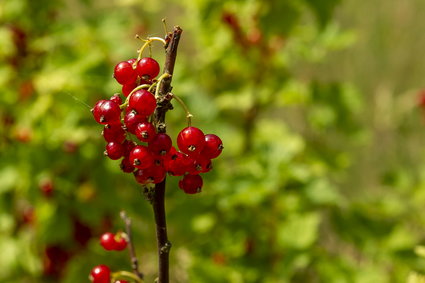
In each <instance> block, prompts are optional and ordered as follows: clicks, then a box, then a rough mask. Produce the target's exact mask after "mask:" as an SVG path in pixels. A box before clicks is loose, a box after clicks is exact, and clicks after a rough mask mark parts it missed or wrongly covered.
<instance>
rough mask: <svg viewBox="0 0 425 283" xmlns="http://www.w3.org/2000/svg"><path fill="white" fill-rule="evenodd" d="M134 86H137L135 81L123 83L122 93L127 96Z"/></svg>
mask: <svg viewBox="0 0 425 283" xmlns="http://www.w3.org/2000/svg"><path fill="white" fill-rule="evenodd" d="M135 87H137V84H136V83H135V82H133V83H129V84H125V85H123V86H122V88H121V90H122V94H124V96H125V97H127V96H128V95H129V94H130V92H131V91H132V90H133V89H134V88H135Z"/></svg>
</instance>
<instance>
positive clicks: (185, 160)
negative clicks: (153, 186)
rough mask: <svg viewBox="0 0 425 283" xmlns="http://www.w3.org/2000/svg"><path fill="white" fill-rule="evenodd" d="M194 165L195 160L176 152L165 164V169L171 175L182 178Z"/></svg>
mask: <svg viewBox="0 0 425 283" xmlns="http://www.w3.org/2000/svg"><path fill="white" fill-rule="evenodd" d="M193 163H194V160H193V158H191V157H190V156H188V155H186V154H184V153H182V152H176V153H175V154H173V155H172V156H171V158H170V159H168V160H167V161H166V162H165V167H166V169H167V171H168V173H169V174H170V175H172V176H182V175H183V174H184V173H186V172H187V171H189V170H190V168H191V166H192V165H193Z"/></svg>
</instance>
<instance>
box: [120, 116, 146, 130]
mask: <svg viewBox="0 0 425 283" xmlns="http://www.w3.org/2000/svg"><path fill="white" fill-rule="evenodd" d="M146 121H147V120H146V117H145V116H142V115H139V114H137V112H136V111H129V112H128V113H127V114H125V116H124V124H125V126H126V128H127V131H129V132H130V133H132V134H136V128H137V125H138V124H140V123H143V122H146Z"/></svg>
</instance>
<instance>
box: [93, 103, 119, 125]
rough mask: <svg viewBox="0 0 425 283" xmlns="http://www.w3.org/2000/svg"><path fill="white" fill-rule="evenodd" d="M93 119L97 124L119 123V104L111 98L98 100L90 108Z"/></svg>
mask: <svg viewBox="0 0 425 283" xmlns="http://www.w3.org/2000/svg"><path fill="white" fill-rule="evenodd" d="M92 113H93V116H94V119H95V120H96V122H98V123H99V124H103V125H106V124H119V123H121V119H120V116H121V109H120V106H119V105H118V104H117V103H115V102H113V101H111V100H100V101H98V102H97V103H96V105H95V106H94V107H93V109H92Z"/></svg>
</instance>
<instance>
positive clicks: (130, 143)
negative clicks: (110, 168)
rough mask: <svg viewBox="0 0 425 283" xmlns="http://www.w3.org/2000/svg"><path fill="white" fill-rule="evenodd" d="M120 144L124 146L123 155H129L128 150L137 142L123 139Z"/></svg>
mask: <svg viewBox="0 0 425 283" xmlns="http://www.w3.org/2000/svg"><path fill="white" fill-rule="evenodd" d="M122 145H123V147H124V156H129V155H130V152H131V151H132V150H133V148H135V147H136V145H137V144H136V143H135V142H134V141H131V140H125V141H124V142H123V144H122Z"/></svg>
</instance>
